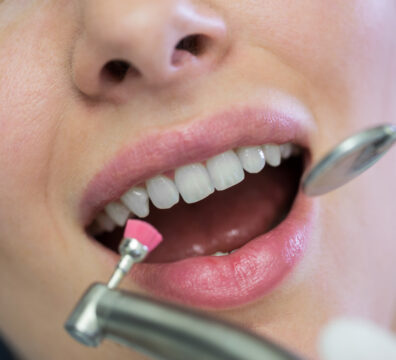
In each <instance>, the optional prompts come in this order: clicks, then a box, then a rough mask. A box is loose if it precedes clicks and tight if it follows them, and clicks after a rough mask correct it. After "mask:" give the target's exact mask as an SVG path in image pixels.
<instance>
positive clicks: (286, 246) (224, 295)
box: [80, 107, 315, 308]
mask: <svg viewBox="0 0 396 360" xmlns="http://www.w3.org/2000/svg"><path fill="white" fill-rule="evenodd" d="M304 120H306V119H304V118H298V117H296V116H294V117H293V116H290V115H287V114H285V113H282V112H281V111H276V110H273V109H269V108H264V109H257V108H251V107H245V108H242V109H231V110H228V111H226V112H223V113H221V114H217V115H214V116H212V117H210V118H207V119H204V120H195V121H193V122H190V123H188V124H186V125H182V126H178V127H175V128H171V129H168V130H162V131H155V132H152V133H150V134H148V135H146V136H145V137H144V138H141V139H139V140H138V141H136V142H135V143H134V144H131V145H129V146H128V147H126V148H123V149H121V151H120V152H119V153H118V154H117V156H116V157H115V159H113V160H112V161H111V162H110V163H108V164H107V165H106V166H105V168H104V169H103V170H102V171H101V172H99V173H98V174H97V175H96V176H95V177H94V178H93V180H92V181H91V182H90V183H89V184H88V187H87V189H86V191H85V192H84V194H83V197H82V201H81V206H80V210H81V213H80V215H81V221H82V223H83V224H84V226H86V225H88V224H89V223H90V222H91V221H92V219H93V218H94V216H95V214H96V213H97V212H98V211H99V210H100V209H101V208H103V206H104V205H105V204H106V203H108V202H109V201H112V200H115V199H119V198H120V197H121V195H122V194H123V193H124V192H125V191H127V190H128V189H129V188H130V187H132V186H133V185H135V184H138V183H140V182H142V181H144V180H146V179H147V178H150V177H151V176H153V175H156V174H158V173H163V172H166V171H168V170H172V169H174V168H176V167H178V166H181V165H184V164H188V163H192V162H198V161H203V160H206V159H208V158H209V157H211V156H213V155H216V154H219V153H221V152H223V151H226V150H229V149H232V148H235V147H238V146H242V145H257V144H265V143H278V144H280V143H286V142H293V143H295V144H299V145H301V146H303V147H309V134H308V131H307V129H306V128H304V127H303V126H302V124H303V123H304ZM314 215H315V212H314V207H313V202H312V201H311V200H310V199H308V198H307V197H306V196H305V195H304V194H302V193H301V192H300V193H299V194H298V196H297V198H296V200H295V202H294V204H293V208H292V210H291V212H290V213H289V215H288V217H287V218H286V219H285V220H284V221H283V222H282V223H281V224H280V225H278V226H277V227H276V228H275V229H273V230H271V231H270V232H268V233H266V234H264V235H261V236H259V237H257V238H255V239H253V240H251V241H250V242H248V243H247V244H246V245H244V246H243V247H242V248H241V249H239V250H238V251H237V252H235V253H233V254H231V255H228V256H222V257H209V256H202V257H195V258H188V259H184V260H181V261H177V262H173V263H167V264H137V265H136V266H135V267H134V270H133V271H132V275H131V276H132V278H131V279H133V280H134V281H136V282H137V283H138V284H139V285H140V286H142V287H143V288H145V289H147V290H148V291H149V292H151V293H154V294H156V295H158V296H160V297H164V298H168V299H172V300H175V301H179V302H182V303H185V304H190V305H194V306H199V307H207V308H229V307H236V306H241V305H244V304H246V303H248V302H251V301H254V300H257V299H259V298H260V297H262V296H263V295H265V294H266V293H267V292H269V291H270V290H271V289H273V288H274V286H276V285H277V284H278V283H279V282H281V280H282V279H283V278H284V277H285V276H286V275H287V274H288V273H289V272H290V271H291V270H292V268H293V267H294V265H295V264H296V263H297V262H298V260H299V259H300V258H301V257H302V255H303V253H304V249H305V248H306V244H307V241H308V239H309V237H310V236H309V235H310V232H311V227H312V226H311V225H312V222H313V219H314ZM181 240H182V239H181ZM105 250H106V252H107V253H108V255H109V256H110V259H111V262H112V263H114V265H115V264H116V262H117V261H118V256H117V255H116V254H115V253H113V252H111V251H109V250H107V249H105Z"/></svg>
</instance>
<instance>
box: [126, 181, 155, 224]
mask: <svg viewBox="0 0 396 360" xmlns="http://www.w3.org/2000/svg"><path fill="white" fill-rule="evenodd" d="M121 201H122V202H123V203H124V204H125V206H126V207H127V208H128V209H129V210H131V211H132V212H133V213H134V214H135V215H136V216H139V217H140V218H144V217H146V216H147V215H148V214H149V213H150V209H149V196H148V194H147V191H146V189H145V188H143V187H134V188H132V189H130V190H128V191H127V192H126V193H125V194H124V195H122V196H121Z"/></svg>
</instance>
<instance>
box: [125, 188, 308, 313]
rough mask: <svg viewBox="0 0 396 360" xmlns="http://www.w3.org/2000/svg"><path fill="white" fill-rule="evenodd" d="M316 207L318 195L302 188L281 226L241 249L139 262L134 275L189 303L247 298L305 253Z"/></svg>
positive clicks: (223, 303) (210, 304) (232, 303)
mask: <svg viewBox="0 0 396 360" xmlns="http://www.w3.org/2000/svg"><path fill="white" fill-rule="evenodd" d="M313 210H314V209H313V202H312V200H310V199H309V198H308V197H306V196H305V195H304V194H303V193H301V192H300V193H299V195H298V196H297V198H296V201H295V203H294V205H293V208H292V210H291V212H290V213H289V215H288V217H287V218H286V219H285V220H284V221H283V222H282V223H281V224H280V225H279V226H277V227H276V228H275V229H273V230H272V231H270V232H268V233H266V234H264V235H261V236H259V237H257V238H255V239H253V240H251V241H249V242H248V243H247V244H245V245H244V246H242V247H241V248H240V249H239V250H237V251H236V252H235V253H232V254H230V255H227V256H219V257H216V256H200V257H194V258H187V259H184V260H180V261H177V262H173V263H164V264H145V263H143V264H137V265H136V266H135V268H134V270H133V271H132V272H131V276H132V278H133V280H134V281H135V282H137V283H138V284H139V285H140V286H142V287H143V288H144V289H147V290H148V291H149V292H151V293H154V294H156V295H158V296H160V297H163V298H168V299H172V300H174V301H177V302H181V303H184V304H189V305H193V306H199V307H203V308H212V309H225V308H230V307H236V306H241V305H244V304H247V303H249V302H252V301H255V300H258V299H259V298H261V297H262V296H264V295H265V294H267V293H268V292H269V291H271V290H272V289H273V288H274V287H275V286H276V285H277V284H279V283H280V282H281V281H282V279H284V277H285V276H286V275H287V274H288V273H289V272H290V271H291V270H292V269H293V267H294V266H295V265H296V263H297V262H298V260H300V258H301V257H302V256H303V254H304V250H305V248H306V244H307V241H308V239H309V235H310V232H311V227H312V223H313V219H314V211H313Z"/></svg>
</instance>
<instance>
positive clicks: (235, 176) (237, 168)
mask: <svg viewBox="0 0 396 360" xmlns="http://www.w3.org/2000/svg"><path fill="white" fill-rule="evenodd" d="M206 167H207V169H208V171H209V175H210V178H211V179H212V184H213V185H214V187H215V188H216V190H225V189H228V188H229V187H231V186H234V185H236V184H238V183H240V182H241V181H243V179H244V178H245V173H244V171H243V169H242V165H241V162H240V161H239V159H238V156H237V155H236V154H235V152H234V151H233V150H229V151H226V152H224V153H222V154H220V155H217V156H214V157H212V158H211V159H209V160H208V161H207V162H206Z"/></svg>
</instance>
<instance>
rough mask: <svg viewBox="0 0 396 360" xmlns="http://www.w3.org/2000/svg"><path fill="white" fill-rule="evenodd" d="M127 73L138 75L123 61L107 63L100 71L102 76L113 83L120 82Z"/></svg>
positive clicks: (134, 69)
mask: <svg viewBox="0 0 396 360" xmlns="http://www.w3.org/2000/svg"><path fill="white" fill-rule="evenodd" d="M128 73H132V74H134V75H139V71H138V70H137V69H136V68H135V67H133V66H132V65H131V64H130V63H129V62H127V61H124V60H112V61H109V62H107V63H106V64H105V65H104V66H103V69H102V76H103V77H104V78H105V79H108V80H110V81H113V82H122V81H123V80H124V79H125V77H126V75H127V74H128Z"/></svg>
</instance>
